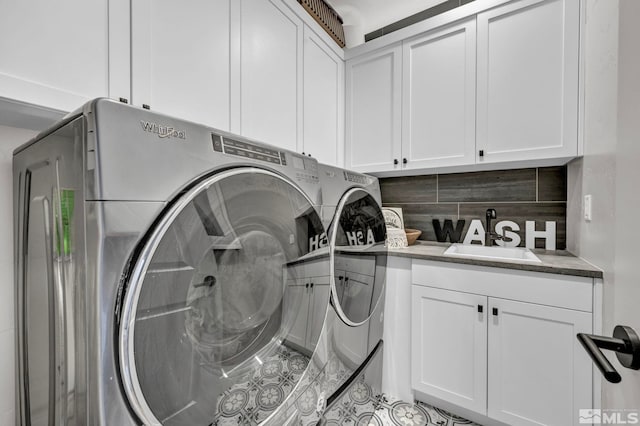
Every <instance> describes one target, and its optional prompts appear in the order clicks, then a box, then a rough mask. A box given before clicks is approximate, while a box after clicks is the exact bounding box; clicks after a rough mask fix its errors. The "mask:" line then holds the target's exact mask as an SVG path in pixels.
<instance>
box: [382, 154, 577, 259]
mask: <svg viewBox="0 0 640 426" xmlns="http://www.w3.org/2000/svg"><path fill="white" fill-rule="evenodd" d="M380 189H381V191H382V204H383V206H386V207H401V208H402V211H403V216H404V221H405V227H406V228H415V229H420V230H421V231H422V235H421V236H420V239H421V240H427V241H436V236H435V231H434V228H433V222H432V221H433V220H434V219H438V220H440V222H441V223H442V222H444V220H445V219H451V220H453V222H454V225H455V223H456V221H457V220H465V225H464V231H463V235H464V234H466V232H467V230H468V229H469V225H470V223H471V221H472V220H473V219H480V220H482V223H483V224H484V220H485V211H486V210H487V209H488V208H494V209H496V212H497V215H498V218H497V219H496V220H494V221H493V222H494V224H495V223H496V222H500V221H501V220H510V221H513V222H515V223H516V224H517V225H518V226H519V227H520V231H518V234H519V235H520V237H521V243H520V245H521V246H524V245H525V222H526V221H535V228H536V231H541V230H544V229H545V227H546V223H545V222H546V221H554V222H556V248H557V249H559V250H562V249H565V248H566V229H567V224H566V210H567V168H566V166H560V167H544V168H537V169H536V168H528V169H516V170H499V171H487V172H471V173H450V174H442V175H429V176H408V177H395V178H380ZM544 244H545V242H544V240H542V239H536V247H538V248H544Z"/></svg>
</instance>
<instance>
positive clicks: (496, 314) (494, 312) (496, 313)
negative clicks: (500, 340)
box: [491, 308, 498, 317]
mask: <svg viewBox="0 0 640 426" xmlns="http://www.w3.org/2000/svg"><path fill="white" fill-rule="evenodd" d="M491 311H492V314H493V316H495V317H497V316H498V308H493V309H492V310H491Z"/></svg>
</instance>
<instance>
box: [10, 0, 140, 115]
mask: <svg viewBox="0 0 640 426" xmlns="http://www.w3.org/2000/svg"><path fill="white" fill-rule="evenodd" d="M111 3H112V2H111V1H109V0H96V1H84V0H68V1H62V2H56V1H48V0H21V1H3V2H2V6H1V7H0V9H1V10H2V12H1V13H0V58H2V59H1V60H0V97H4V98H8V99H14V100H18V101H21V102H26V103H30V104H35V105H40V106H44V107H47V108H52V109H57V110H61V111H71V110H74V109H76V108H78V107H80V106H81V105H82V104H83V103H84V102H86V101H87V100H89V99H91V98H94V97H99V96H109V83H110V82H109V47H110V46H109V27H110V21H109V18H110V17H109V8H110V6H111ZM113 3H118V0H115V1H113ZM111 18H113V20H114V25H115V24H116V22H115V21H117V19H116V18H117V16H115V15H114V16H112V17H111ZM121 21H122V20H121ZM124 22H127V20H126V18H125V20H124ZM120 96H124V95H120Z"/></svg>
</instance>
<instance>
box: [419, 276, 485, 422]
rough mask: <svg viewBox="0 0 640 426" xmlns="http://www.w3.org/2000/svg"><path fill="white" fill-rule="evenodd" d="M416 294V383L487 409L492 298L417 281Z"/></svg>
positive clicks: (464, 403)
mask: <svg viewBox="0 0 640 426" xmlns="http://www.w3.org/2000/svg"><path fill="white" fill-rule="evenodd" d="M411 297H412V306H411V309H412V310H411V316H412V319H411V335H412V339H411V340H412V342H411V344H412V346H411V353H412V357H411V359H412V362H411V370H412V377H413V383H412V386H413V388H414V389H416V390H418V391H420V392H424V393H426V394H429V395H433V396H435V397H437V398H442V399H444V400H447V401H450V402H452V403H454V404H457V405H459V406H461V407H464V408H468V409H470V410H473V411H476V412H479V413H483V414H484V413H486V391H487V324H486V308H487V307H486V304H487V298H486V297H484V296H479V295H475V294H468V293H459V292H454V291H448V290H441V289H436V288H431V287H422V286H417V285H414V286H412V295H411ZM480 306H481V307H482V312H478V311H479V307H480Z"/></svg>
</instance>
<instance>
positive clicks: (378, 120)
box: [345, 45, 402, 172]
mask: <svg viewBox="0 0 640 426" xmlns="http://www.w3.org/2000/svg"><path fill="white" fill-rule="evenodd" d="M401 55H402V48H401V47H400V46H399V45H397V46H395V47H392V48H387V49H384V50H382V51H379V52H374V53H372V54H369V55H366V56H364V57H359V58H358V59H354V60H352V61H348V62H347V65H346V66H347V71H346V73H347V75H346V77H347V108H346V120H347V123H346V126H347V139H346V158H345V163H346V167H347V168H350V169H353V170H358V171H361V172H376V171H383V170H394V169H397V170H400V169H401V163H402V161H401V146H400V144H401V118H400V117H401V107H402V105H401V90H402V87H401V77H402V75H401V67H402V62H401ZM394 160H397V161H398V164H397V165H394Z"/></svg>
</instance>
